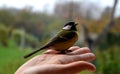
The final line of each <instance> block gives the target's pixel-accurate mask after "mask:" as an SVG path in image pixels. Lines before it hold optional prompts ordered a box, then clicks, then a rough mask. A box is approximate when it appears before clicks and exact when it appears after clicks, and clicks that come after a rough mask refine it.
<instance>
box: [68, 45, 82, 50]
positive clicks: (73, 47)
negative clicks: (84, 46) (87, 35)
mask: <svg viewBox="0 0 120 74" xmlns="http://www.w3.org/2000/svg"><path fill="white" fill-rule="evenodd" d="M79 48H80V47H79V46H72V47H70V48H69V49H68V50H72V51H74V50H77V49H79Z"/></svg>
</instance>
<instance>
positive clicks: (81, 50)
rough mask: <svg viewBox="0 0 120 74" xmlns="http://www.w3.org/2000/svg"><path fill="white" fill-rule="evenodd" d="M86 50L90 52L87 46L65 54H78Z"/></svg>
mask: <svg viewBox="0 0 120 74" xmlns="http://www.w3.org/2000/svg"><path fill="white" fill-rule="evenodd" d="M88 52H90V49H89V48H88V47H83V48H78V49H76V50H75V51H73V52H69V53H67V54H70V55H79V54H84V53H88Z"/></svg>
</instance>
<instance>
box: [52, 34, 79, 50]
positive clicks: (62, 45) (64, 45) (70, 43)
mask: <svg viewBox="0 0 120 74" xmlns="http://www.w3.org/2000/svg"><path fill="white" fill-rule="evenodd" d="M77 40H78V35H77V34H76V35H75V36H74V37H73V38H72V39H70V40H68V41H66V42H62V43H58V44H55V45H54V46H52V47H51V48H52V49H55V50H58V51H64V50H67V49H69V48H70V47H71V46H73V45H74V43H75V42H76V41H77Z"/></svg>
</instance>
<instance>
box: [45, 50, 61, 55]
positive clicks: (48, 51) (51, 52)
mask: <svg viewBox="0 0 120 74" xmlns="http://www.w3.org/2000/svg"><path fill="white" fill-rule="evenodd" d="M57 53H60V51H56V50H52V49H49V50H47V51H45V52H44V54H57Z"/></svg>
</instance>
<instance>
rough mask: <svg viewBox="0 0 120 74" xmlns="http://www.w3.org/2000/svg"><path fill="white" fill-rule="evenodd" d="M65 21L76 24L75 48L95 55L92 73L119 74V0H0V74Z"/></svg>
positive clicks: (9, 72) (12, 69)
mask: <svg viewBox="0 0 120 74" xmlns="http://www.w3.org/2000/svg"><path fill="white" fill-rule="evenodd" d="M68 21H76V22H78V23H79V25H78V29H79V34H80V36H79V40H78V41H77V43H76V44H75V45H78V46H80V47H84V46H88V47H89V48H90V49H91V50H92V52H93V53H95V55H96V59H95V60H94V61H93V63H94V64H95V65H96V68H97V71H96V72H95V74H120V64H119V63H120V1H119V0H0V74H14V72H15V71H16V70H17V68H18V67H20V65H22V64H23V63H24V62H25V61H27V60H29V59H30V58H28V59H23V56H24V55H25V54H27V53H29V52H31V51H33V50H35V49H37V48H39V47H41V46H42V45H43V44H45V43H46V42H47V41H48V40H49V38H51V37H52V36H54V35H55V34H56V33H57V32H58V31H59V30H60V29H61V28H62V26H63V25H64V24H65V23H66V22H68ZM42 52H43V51H41V52H39V53H38V54H40V53H42ZM35 55H36V54H35ZM35 55H34V56H35ZM81 74H93V73H90V72H87V71H84V72H82V73H81Z"/></svg>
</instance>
